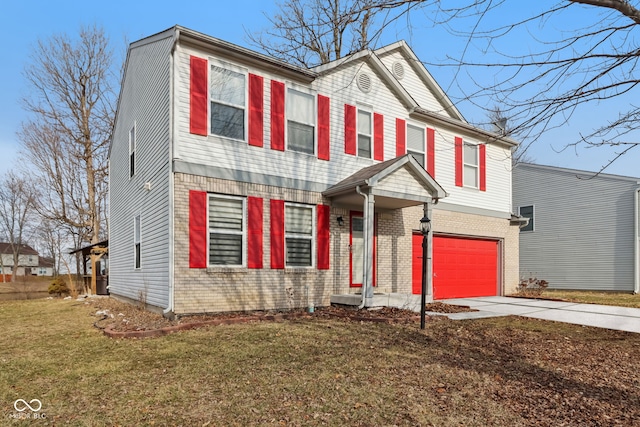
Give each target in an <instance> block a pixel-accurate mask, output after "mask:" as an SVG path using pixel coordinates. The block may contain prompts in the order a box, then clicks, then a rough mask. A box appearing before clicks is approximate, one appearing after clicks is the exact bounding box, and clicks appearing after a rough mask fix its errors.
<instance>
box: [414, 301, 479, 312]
mask: <svg viewBox="0 0 640 427" xmlns="http://www.w3.org/2000/svg"><path fill="white" fill-rule="evenodd" d="M425 307H426V310H427V311H431V312H433V313H447V314H448V313H470V312H473V311H478V310H475V309H473V308H469V307H467V306H464V305H451V304H445V303H443V302H433V303H431V304H427V305H426V306H425Z"/></svg>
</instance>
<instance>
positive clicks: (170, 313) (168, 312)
mask: <svg viewBox="0 0 640 427" xmlns="http://www.w3.org/2000/svg"><path fill="white" fill-rule="evenodd" d="M178 40H180V28H176V32H175V36H174V41H173V46H172V47H171V69H170V72H169V76H170V77H169V81H170V90H169V105H171V108H170V109H169V126H170V130H169V301H168V304H167V308H166V309H164V310H163V311H162V314H163V316H164V317H168V318H173V317H174V298H173V293H174V282H175V267H174V262H175V253H174V244H175V238H174V236H175V233H174V226H175V222H174V203H173V198H174V194H175V190H174V188H173V187H174V182H173V181H174V175H173V158H174V153H173V149H174V145H173V142H174V141H175V139H176V126H175V125H174V119H175V115H174V109H175V108H176V107H175V106H174V103H173V97H174V92H175V83H174V82H175V76H176V74H175V68H176V61H175V53H176V50H177V47H178Z"/></svg>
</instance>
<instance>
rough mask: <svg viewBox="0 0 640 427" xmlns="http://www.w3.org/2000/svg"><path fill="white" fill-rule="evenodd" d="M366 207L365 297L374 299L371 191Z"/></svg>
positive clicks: (372, 203) (373, 205)
mask: <svg viewBox="0 0 640 427" xmlns="http://www.w3.org/2000/svg"><path fill="white" fill-rule="evenodd" d="M365 200H366V202H365V204H366V206H365V212H364V249H365V256H364V268H365V275H364V279H365V281H366V287H365V292H366V293H365V297H366V298H373V263H374V262H375V260H374V259H373V230H374V218H375V212H374V208H375V198H374V196H373V194H372V192H371V190H369V197H367V198H366V199H365Z"/></svg>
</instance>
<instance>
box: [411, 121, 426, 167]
mask: <svg viewBox="0 0 640 427" xmlns="http://www.w3.org/2000/svg"><path fill="white" fill-rule="evenodd" d="M424 143H425V136H424V128H421V127H418V126H413V125H410V124H407V153H408V154H411V155H413V157H414V158H415V159H416V160H417V161H418V163H419V164H420V166H422V167H423V168H424V167H425V160H426V155H425V152H424Z"/></svg>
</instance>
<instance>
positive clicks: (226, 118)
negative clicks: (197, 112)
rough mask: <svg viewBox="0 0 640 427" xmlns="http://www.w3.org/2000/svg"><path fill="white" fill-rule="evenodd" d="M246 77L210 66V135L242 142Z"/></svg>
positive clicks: (232, 71)
mask: <svg viewBox="0 0 640 427" xmlns="http://www.w3.org/2000/svg"><path fill="white" fill-rule="evenodd" d="M246 85H247V83H246V75H245V74H244V73H241V72H239V71H234V70H231V69H229V68H222V67H220V66H217V65H214V64H212V65H211V73H210V80H209V96H210V102H211V134H213V135H218V136H223V137H226V138H232V139H238V140H244V139H245V127H246V126H245V123H246V118H245V116H246V114H245V113H246V104H247V100H246V97H247V90H246Z"/></svg>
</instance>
